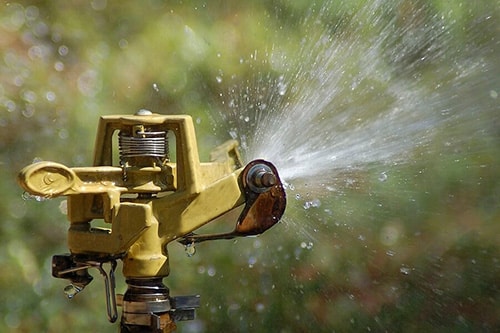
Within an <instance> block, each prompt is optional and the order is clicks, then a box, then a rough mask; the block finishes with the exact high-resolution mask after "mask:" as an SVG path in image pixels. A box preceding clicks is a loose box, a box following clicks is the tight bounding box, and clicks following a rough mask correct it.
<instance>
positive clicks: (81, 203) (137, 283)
mask: <svg viewBox="0 0 500 333" xmlns="http://www.w3.org/2000/svg"><path fill="white" fill-rule="evenodd" d="M18 181H19V184H20V185H21V187H22V188H23V189H24V190H25V191H27V192H28V193H30V194H32V195H36V196H41V197H47V198H54V197H58V196H67V199H68V219H69V222H70V227H69V230H68V248H69V251H70V254H65V255H55V256H54V257H53V259H52V275H53V276H54V277H57V278H64V279H68V280H69V281H70V285H69V286H68V287H66V289H65V292H66V294H67V295H68V297H70V298H71V297H73V296H74V295H76V294H77V293H78V292H80V291H81V290H82V289H83V288H84V287H85V286H86V285H87V284H89V283H90V282H91V280H92V276H91V275H90V274H89V273H88V269H89V268H96V269H97V270H98V271H99V272H100V273H101V275H103V277H104V279H105V286H106V304H107V314H108V319H109V320H110V321H111V322H114V321H116V319H117V317H118V311H117V306H121V307H122V316H121V324H120V325H121V326H120V327H121V332H171V331H173V330H174V329H175V321H178V320H189V319H193V318H194V312H195V308H197V307H198V306H199V296H178V297H171V296H170V295H169V290H168V288H167V287H166V286H165V285H164V284H163V278H164V277H166V276H168V275H169V270H170V268H169V256H168V251H167V245H168V244H169V243H170V242H172V241H178V242H180V243H182V244H184V245H192V244H194V243H197V242H201V241H206V240H216V239H230V238H234V237H244V236H249V235H257V234H261V233H263V232H264V231H266V230H267V229H269V228H270V227H272V226H273V225H275V224H276V223H277V222H278V221H279V220H280V218H281V216H282V215H283V212H284V210H285V206H286V197H285V191H284V189H283V185H282V183H281V180H280V178H279V175H278V172H277V170H276V168H275V167H274V165H273V164H271V163H269V162H267V161H264V160H254V161H251V162H250V163H248V164H246V165H244V164H243V163H242V161H241V158H240V154H239V152H238V142H237V141H234V140H230V141H227V142H226V143H224V144H223V145H221V146H219V147H217V148H216V149H215V150H214V151H213V152H212V153H211V156H210V162H205V163H200V160H199V156H198V148H197V144H196V135H195V131H194V126H193V121H192V119H191V117H190V116H186V115H174V116H171V115H160V114H153V113H151V112H150V111H147V110H141V111H139V112H137V113H136V114H135V115H132V116H127V115H114V116H104V117H101V119H100V122H99V127H98V131H97V139H96V144H95V156H94V165H93V166H90V167H77V168H69V167H66V166H64V165H62V164H59V163H54V162H39V163H35V164H32V165H29V166H27V167H25V168H24V169H23V170H21V172H20V173H19V179H18ZM241 205H244V207H243V210H242V212H241V215H240V216H239V218H238V220H237V222H236V227H235V228H234V230H232V231H231V232H228V233H222V234H209V235H199V234H195V231H196V229H198V228H200V227H201V226H203V225H205V224H207V223H208V222H210V221H213V220H214V219H215V218H217V217H219V216H221V215H223V214H225V213H226V212H228V211H230V210H232V209H234V208H236V207H238V206H241ZM94 220H102V221H104V222H105V223H107V224H109V228H103V227H94V226H92V223H91V222H92V221H94ZM118 260H122V261H123V275H124V277H125V279H126V283H127V290H126V292H125V294H124V295H115V277H114V274H115V268H116V265H117V261H118Z"/></svg>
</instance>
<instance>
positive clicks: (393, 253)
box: [385, 250, 396, 257]
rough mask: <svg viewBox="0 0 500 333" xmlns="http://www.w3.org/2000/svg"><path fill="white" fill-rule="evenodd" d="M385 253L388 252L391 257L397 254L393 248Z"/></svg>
mask: <svg viewBox="0 0 500 333" xmlns="http://www.w3.org/2000/svg"><path fill="white" fill-rule="evenodd" d="M385 254H387V255H388V256H389V257H394V255H395V254H396V252H394V251H392V250H387V251H385Z"/></svg>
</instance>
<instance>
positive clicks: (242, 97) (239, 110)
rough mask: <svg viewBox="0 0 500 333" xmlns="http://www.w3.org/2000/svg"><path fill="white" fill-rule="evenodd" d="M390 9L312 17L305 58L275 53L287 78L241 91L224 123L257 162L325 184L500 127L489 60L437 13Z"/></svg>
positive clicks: (264, 80) (233, 94)
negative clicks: (454, 36)
mask: <svg viewBox="0 0 500 333" xmlns="http://www.w3.org/2000/svg"><path fill="white" fill-rule="evenodd" d="M386 3H387V2H384V1H375V2H372V3H371V4H370V5H366V6H364V7H363V8H361V10H360V11H358V12H356V13H355V14H353V15H347V14H346V15H345V16H344V19H341V20H339V21H337V22H333V26H332V24H329V23H328V17H329V15H330V14H331V12H330V11H329V10H328V8H322V9H319V10H317V11H312V12H311V14H310V15H309V16H308V17H307V18H305V19H304V20H303V21H302V23H301V24H303V26H304V27H305V29H304V31H305V34H304V38H303V40H302V44H301V45H300V47H299V48H298V50H297V51H298V53H297V54H283V52H281V51H280V47H279V46H276V45H275V46H274V48H273V50H272V51H270V52H269V54H267V59H269V60H268V61H269V62H270V65H271V67H273V68H278V69H280V70H281V73H280V74H279V75H277V76H275V77H272V76H270V75H261V76H260V77H258V78H257V79H256V80H255V82H253V83H252V84H251V85H248V84H245V85H240V86H237V87H233V88H232V89H231V91H230V92H229V93H228V94H227V96H228V97H227V99H226V101H225V104H226V111H225V113H224V114H223V118H224V120H225V121H226V122H229V123H230V124H232V126H233V127H232V128H231V130H230V134H231V135H232V136H233V137H235V138H237V139H239V140H240V141H241V142H242V144H243V148H244V149H245V150H246V152H247V156H248V157H249V158H265V159H268V160H270V161H273V162H274V163H275V164H276V165H277V167H278V169H279V170H280V172H281V175H282V177H283V178H284V179H285V180H286V181H287V182H293V180H294V179H300V178H308V179H309V180H311V181H313V180H314V179H317V178H318V177H319V178H321V183H323V184H325V183H328V181H329V179H330V180H331V179H333V178H335V177H336V176H337V175H338V174H339V173H342V172H345V171H346V170H353V169H364V168H367V167H368V166H369V165H371V164H373V163H378V164H385V165H394V164H400V163H406V162H408V161H411V160H413V159H415V158H416V157H415V155H414V154H415V152H416V151H417V150H419V151H429V150H431V149H432V150H435V149H439V148H440V145H441V146H442V147H443V148H445V147H446V146H449V145H456V144H459V143H460V142H458V141H460V140H462V138H463V139H466V138H467V136H468V135H472V134H473V133H474V131H476V130H485V129H486V128H488V127H491V125H489V120H490V119H491V117H489V116H491V114H492V109H493V105H494V102H495V101H494V100H495V99H496V96H497V92H496V91H495V90H493V88H491V86H492V82H491V81H492V80H493V79H494V76H493V75H494V74H491V73H490V74H488V66H489V64H488V63H487V61H486V60H485V58H484V55H483V54H482V52H481V51H479V52H477V50H475V51H474V52H475V53H474V54H472V53H471V48H470V47H469V46H468V45H462V46H460V47H458V46H457V45H455V44H454V42H453V40H451V38H450V29H451V28H452V27H451V26H450V25H449V24H448V23H447V22H446V20H445V18H444V17H442V16H437V15H433V14H430V13H429V9H428V8H426V7H422V8H418V7H416V8H413V9H412V10H409V11H407V12H404V13H402V12H400V11H401V10H402V9H401V6H402V3H401V2H394V3H392V2H391V3H390V4H389V5H385V4H386ZM398 11H399V12H398ZM387 16H389V17H392V18H390V19H387V18H386V17H387ZM485 19H487V18H485ZM488 75H489V76H488ZM485 100H486V102H485ZM488 100H490V101H488ZM488 103H489V104H488ZM485 105H486V107H485ZM227 109H229V110H227ZM470 121H472V122H474V123H473V124H470V123H469V127H468V128H467V129H460V126H462V125H461V124H462V123H464V122H470ZM450 126H451V127H453V126H455V127H456V128H455V131H454V130H453V129H451V130H450ZM457 130H458V131H460V132H461V133H459V134H460V136H461V138H460V137H457V135H456V134H457V133H456V132H457ZM445 132H447V134H446V133H445ZM443 133H445V135H444V136H443ZM448 134H449V135H448ZM438 137H439V140H440V141H441V143H438V144H436V140H438Z"/></svg>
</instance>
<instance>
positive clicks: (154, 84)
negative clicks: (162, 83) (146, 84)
mask: <svg viewBox="0 0 500 333" xmlns="http://www.w3.org/2000/svg"><path fill="white" fill-rule="evenodd" d="M153 90H154V91H156V92H159V91H160V88H159V87H158V84H156V83H153Z"/></svg>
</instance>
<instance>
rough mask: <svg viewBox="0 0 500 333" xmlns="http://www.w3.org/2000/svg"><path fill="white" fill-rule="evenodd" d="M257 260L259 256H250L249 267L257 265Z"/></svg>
mask: <svg viewBox="0 0 500 333" xmlns="http://www.w3.org/2000/svg"><path fill="white" fill-rule="evenodd" d="M256 262H257V258H255V257H250V258H248V267H249V268H252V267H253V265H255V263H256Z"/></svg>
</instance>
